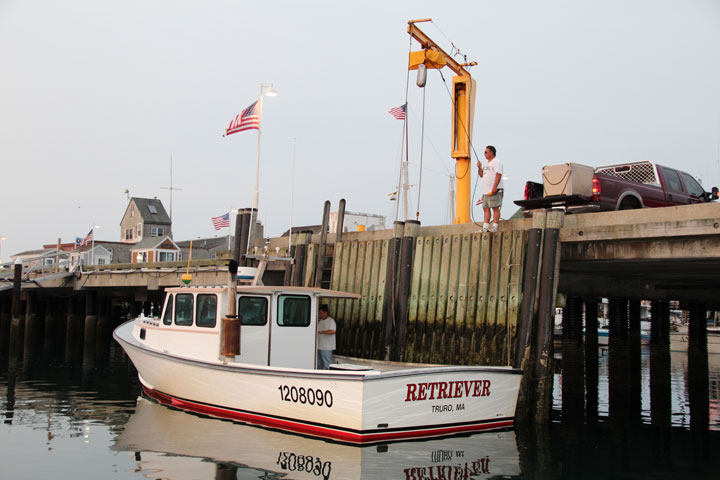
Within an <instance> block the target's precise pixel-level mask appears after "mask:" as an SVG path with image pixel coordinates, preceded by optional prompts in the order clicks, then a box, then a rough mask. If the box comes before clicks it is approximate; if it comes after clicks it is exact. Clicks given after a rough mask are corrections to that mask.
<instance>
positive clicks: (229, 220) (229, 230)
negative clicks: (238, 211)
mask: <svg viewBox="0 0 720 480" xmlns="http://www.w3.org/2000/svg"><path fill="white" fill-rule="evenodd" d="M232 210H233V209H232V205H230V211H228V250H230V232H231V231H232V228H230V227H232Z"/></svg>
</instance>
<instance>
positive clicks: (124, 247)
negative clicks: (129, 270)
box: [68, 240, 132, 270]
mask: <svg viewBox="0 0 720 480" xmlns="http://www.w3.org/2000/svg"><path fill="white" fill-rule="evenodd" d="M131 247H132V245H128V244H127V243H123V242H107V241H105V240H96V241H95V242H94V248H95V250H94V253H93V243H89V244H87V245H83V246H81V247H77V248H76V249H74V250H73V251H71V252H70V253H69V256H68V257H69V263H70V269H71V270H72V269H73V268H75V267H76V266H77V265H79V264H82V265H109V264H111V263H130V248H131Z"/></svg>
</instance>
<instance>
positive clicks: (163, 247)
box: [130, 235, 182, 263]
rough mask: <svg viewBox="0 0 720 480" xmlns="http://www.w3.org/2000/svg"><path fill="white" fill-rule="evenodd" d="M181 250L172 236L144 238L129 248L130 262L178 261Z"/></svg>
mask: <svg viewBox="0 0 720 480" xmlns="http://www.w3.org/2000/svg"><path fill="white" fill-rule="evenodd" d="M180 260H182V252H181V251H180V247H178V246H177V244H176V243H175V242H173V241H172V238H170V237H169V236H167V235H165V236H164V237H161V238H153V237H150V238H146V239H144V240H140V241H139V242H138V243H136V244H135V245H133V246H132V247H131V248H130V263H153V262H178V261H180Z"/></svg>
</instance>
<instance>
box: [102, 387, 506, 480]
mask: <svg viewBox="0 0 720 480" xmlns="http://www.w3.org/2000/svg"><path fill="white" fill-rule="evenodd" d="M113 449H114V450H120V451H129V452H134V455H135V458H136V460H137V462H138V471H139V472H142V473H143V474H144V475H145V476H146V477H148V478H167V479H172V480H182V479H198V478H294V479H360V478H373V479H375V478H383V479H385V478H400V479H406V480H412V479H418V480H419V479H432V478H434V479H439V478H446V479H451V478H452V479H470V478H490V477H498V476H518V475H520V460H519V454H518V449H517V443H516V439H515V433H514V432H513V431H501V432H491V433H490V432H489V433H479V434H474V435H468V436H460V437H452V438H445V439H433V440H420V441H405V442H397V443H389V444H382V445H372V446H356V445H348V444H342V443H334V442H329V441H325V440H321V439H317V438H309V437H304V436H300V435H296V434H288V433H281V432H277V431H273V430H267V429H264V428H261V427H254V426H250V425H244V424H238V423H234V422H232V421H228V420H220V419H215V418H209V417H201V416H198V415H195V414H188V413H186V412H183V411H179V410H175V409H172V408H169V407H166V406H163V405H160V404H157V403H154V402H152V401H150V400H147V399H146V398H143V397H141V398H139V399H138V404H137V409H136V411H135V413H134V414H133V415H132V416H131V417H130V420H129V421H128V423H127V424H126V425H125V428H124V431H123V432H122V433H121V435H120V436H119V437H118V438H117V439H116V442H115V445H114V447H113Z"/></svg>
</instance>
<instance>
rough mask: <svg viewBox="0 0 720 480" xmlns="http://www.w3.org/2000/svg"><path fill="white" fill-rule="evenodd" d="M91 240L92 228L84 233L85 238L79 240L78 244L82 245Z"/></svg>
mask: <svg viewBox="0 0 720 480" xmlns="http://www.w3.org/2000/svg"><path fill="white" fill-rule="evenodd" d="M92 241H93V229H92V228H91V229H90V231H89V232H88V234H87V235H85V238H83V239H82V241H80V246H81V247H84V246H85V245H87V244H88V243H90V242H92Z"/></svg>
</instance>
